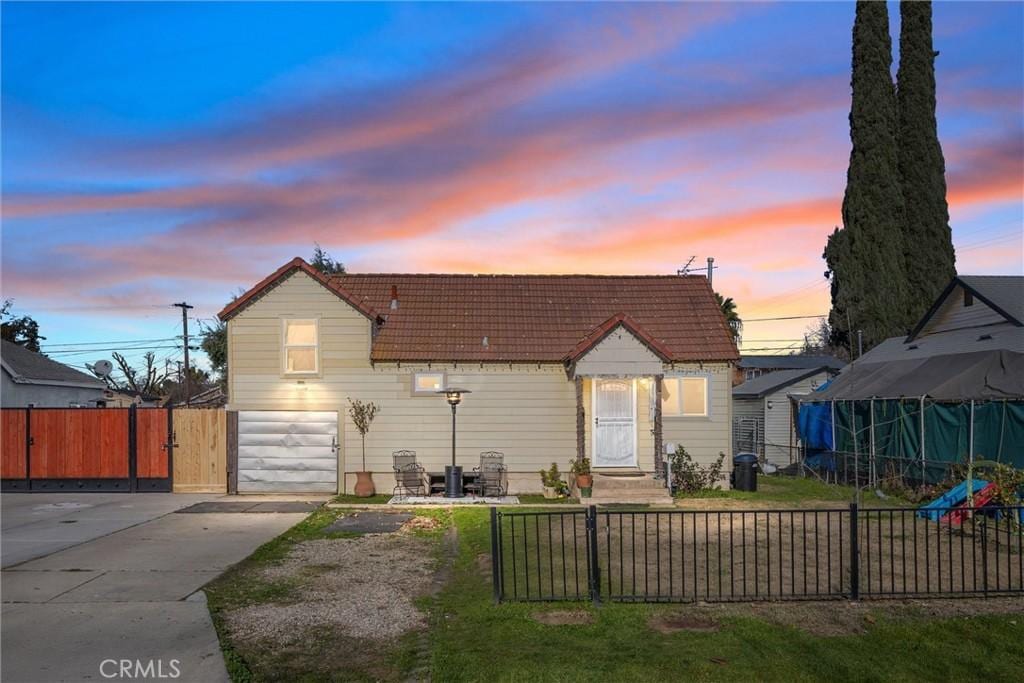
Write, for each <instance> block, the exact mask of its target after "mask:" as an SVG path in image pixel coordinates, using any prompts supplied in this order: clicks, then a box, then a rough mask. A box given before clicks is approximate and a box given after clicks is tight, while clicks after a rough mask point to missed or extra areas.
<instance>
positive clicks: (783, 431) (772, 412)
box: [732, 367, 835, 467]
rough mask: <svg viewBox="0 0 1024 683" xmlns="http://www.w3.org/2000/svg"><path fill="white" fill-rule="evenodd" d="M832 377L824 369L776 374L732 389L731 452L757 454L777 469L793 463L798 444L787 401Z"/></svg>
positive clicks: (778, 372) (763, 376) (804, 393)
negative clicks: (732, 449)
mask: <svg viewBox="0 0 1024 683" xmlns="http://www.w3.org/2000/svg"><path fill="white" fill-rule="evenodd" d="M834 374H835V372H833V371H832V370H831V369H829V368H827V367H820V368H810V369H799V370H778V371H776V372H771V373H768V374H767V375H761V376H760V377H757V378H755V379H752V380H750V381H749V382H744V383H743V384H741V385H739V386H738V387H734V388H733V390H732V400H733V403H732V412H733V448H734V449H735V450H737V451H747V452H752V453H757V454H758V456H760V457H761V458H762V459H763V460H764V461H766V462H770V463H771V464H773V465H777V466H779V467H786V466H787V465H789V464H791V463H793V462H796V461H797V460H798V459H799V457H798V454H799V450H798V449H799V445H800V440H799V436H798V434H797V431H796V426H795V424H794V416H795V415H796V409H795V408H794V406H793V400H792V399H791V397H792V398H793V399H799V398H800V397H802V396H804V395H806V394H809V393H811V392H812V391H815V390H816V389H818V387H820V386H822V385H823V384H825V383H826V382H828V380H829V379H830V378H831V377H832V376H833V375H834Z"/></svg>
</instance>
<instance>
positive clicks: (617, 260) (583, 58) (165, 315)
mask: <svg viewBox="0 0 1024 683" xmlns="http://www.w3.org/2000/svg"><path fill="white" fill-rule="evenodd" d="M1022 8H1024V5H1022V4H1019V3H1013V4H1011V3H992V4H987V3H936V5H935V9H934V12H935V35H934V39H935V47H936V49H937V50H939V51H940V52H941V55H940V56H939V57H938V59H937V77H938V97H939V111H938V116H939V134H940V138H941V140H942V143H943V147H944V150H945V155H946V164H947V181H948V183H949V203H950V213H951V222H952V225H953V236H954V242H955V244H956V248H957V267H958V270H959V271H960V272H961V273H1006V274H1021V273H1022V267H1024V266H1022V262H1024V242H1022V239H1024V238H1022V233H1024V228H1022V226H1024V196H1022V193H1024V190H1022V188H1024V37H1022V31H1024V29H1022V26H1024V9H1022ZM853 15H854V7H853V4H852V3H826V4H810V3H792V4H714V5H706V4H678V5H632V6H616V5H605V4H602V5H599V6H598V5H579V4H559V5H544V4H529V5H511V4H500V5H466V4H458V5H411V4H401V5H397V4H396V5H326V4H301V5H294V4H293V5H276V4H254V5H244V4H179V5H170V4H135V5H132V4H124V3H114V4H109V5H85V4H75V5H64V6H53V5H45V4H4V5H3V8H2V41H3V44H2V106H3V111H2V114H3V119H2V173H3V178H2V199H3V223H2V229H3V235H2V248H3V252H2V288H3V296H4V297H13V298H14V299H15V304H16V311H19V312H26V313H30V314H32V315H33V316H34V317H35V318H36V319H37V320H39V321H40V323H41V326H42V331H43V334H45V335H46V336H47V338H48V339H47V341H46V346H47V347H48V348H49V350H50V351H51V352H52V353H53V354H54V357H55V358H56V359H58V360H62V361H65V362H69V363H72V364H75V365H82V364H84V363H85V362H86V361H92V360H96V359H97V358H102V357H109V351H108V350H107V349H109V348H114V347H118V346H120V347H121V348H125V347H133V350H132V351H130V352H129V353H130V355H131V356H132V357H133V358H137V357H139V356H140V355H141V354H142V353H143V352H144V350H145V349H147V348H153V349H154V350H155V352H156V353H157V357H158V359H160V360H161V361H163V360H165V359H167V360H171V361H173V360H176V359H178V358H179V357H180V353H179V352H178V350H176V349H174V348H172V347H173V343H174V342H173V341H170V338H171V337H172V336H173V335H174V334H178V333H180V312H179V311H178V309H174V308H171V307H170V306H169V304H170V303H171V302H174V301H181V300H182V299H185V300H188V301H189V302H190V303H192V304H194V305H195V306H196V309H195V310H194V311H193V315H194V317H195V318H197V319H204V318H205V319H209V318H211V317H212V316H213V315H214V314H215V313H216V311H217V310H219V309H220V308H221V307H222V305H223V304H224V303H226V302H227V301H228V300H229V299H230V296H231V294H232V293H233V292H235V291H236V290H237V289H238V288H239V287H243V286H244V287H248V286H250V285H251V284H253V283H254V282H256V281H257V280H259V279H260V278H262V277H263V276H265V275H266V274H268V273H269V272H270V271H272V270H273V269H274V268H276V267H277V266H279V265H281V264H282V263H284V262H285V261H287V260H289V259H290V258H292V257H293V256H296V255H299V256H304V257H308V256H309V253H310V251H311V250H312V245H313V242H314V241H317V242H319V243H320V244H321V245H323V246H324V247H325V248H326V249H328V250H329V251H330V252H331V253H332V254H333V255H334V256H335V257H336V258H338V259H340V260H342V261H343V262H344V263H345V264H346V266H347V267H348V268H349V270H351V271H413V272H421V271H454V272H523V273H542V272H543V273H546V272H593V273H670V272H675V271H676V269H677V268H679V267H681V266H682V265H683V264H685V263H686V262H687V260H688V259H689V258H690V257H691V256H696V257H697V263H696V264H695V265H703V261H704V259H705V258H706V257H707V256H714V257H715V258H716V261H717V264H718V265H719V266H720V267H721V270H719V271H718V272H717V273H716V275H715V287H716V289H718V290H719V291H721V292H723V293H724V294H726V295H728V296H732V297H734V298H735V299H736V301H737V302H738V305H739V311H740V314H741V315H742V316H743V317H744V318H764V317H779V316H796V315H811V314H819V313H825V312H827V310H828V296H827V284H826V282H825V280H824V278H823V277H822V272H823V271H824V263H823V261H822V259H821V252H822V248H823V246H824V243H825V239H826V236H827V235H828V233H829V232H830V231H831V230H832V228H833V226H835V225H837V224H839V223H840V206H841V201H842V195H843V188H844V185H845V175H846V166H847V161H848V156H849V147H850V143H849V132H848V123H847V115H848V112H849V96H850V92H849V80H850V77H849V70H850V32H851V27H852V24H853ZM890 15H891V16H892V22H893V23H892V33H893V36H894V45H895V44H896V37H897V36H898V34H899V16H898V15H899V12H898V7H897V6H896V4H895V3H890ZM894 57H896V55H894ZM895 67H896V64H895V62H894V65H893V71H894V72H895ZM195 322H196V321H193V324H194V323H195ZM811 322H812V321H810V320H792V321H776V322H761V323H756V322H751V323H748V324H747V326H746V329H745V334H744V336H745V344H744V346H745V348H746V349H748V350H752V349H767V348H772V349H781V348H784V347H787V346H791V345H793V342H792V341H791V340H794V339H797V338H800V337H801V336H802V334H803V332H804V331H805V328H806V327H807V326H808V324H810V323H811ZM125 340H141V341H137V342H133V343H131V344H127V343H125ZM115 341H116V342H117V343H116V344H115V343H108V344H96V345H95V346H94V347H92V348H90V347H87V346H76V347H71V346H67V345H69V344H83V343H91V342H115ZM93 349H95V350H93Z"/></svg>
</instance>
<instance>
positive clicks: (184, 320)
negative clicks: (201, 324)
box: [174, 301, 195, 406]
mask: <svg viewBox="0 0 1024 683" xmlns="http://www.w3.org/2000/svg"><path fill="white" fill-rule="evenodd" d="M174 305H175V306H177V307H178V308H180V309H181V338H182V341H183V342H184V344H183V345H182V346H183V348H184V349H185V405H186V406H190V405H192V378H191V377H190V374H191V373H190V372H189V367H188V312H189V310H190V309H192V308H195V307H194V306H189V305H188V304H187V303H186V302H184V301H182V302H181V303H180V304H174Z"/></svg>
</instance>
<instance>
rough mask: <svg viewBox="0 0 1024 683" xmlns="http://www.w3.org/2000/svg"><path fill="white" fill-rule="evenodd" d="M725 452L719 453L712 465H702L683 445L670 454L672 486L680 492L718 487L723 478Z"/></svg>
mask: <svg viewBox="0 0 1024 683" xmlns="http://www.w3.org/2000/svg"><path fill="white" fill-rule="evenodd" d="M724 462H725V453H719V454H718V459H717V460H715V461H714V462H713V463H711V464H710V465H707V466H704V467H702V466H701V465H699V464H697V463H696V462H694V461H693V457H692V456H691V455H690V454H689V453H687V452H686V449H685V448H684V447H682V446H679V447H678V448H676V452H675V453H673V454H672V455H670V456H669V469H670V471H671V475H672V488H673V490H675V491H677V492H679V493H699V492H700V491H710V490H713V489H717V488H718V482H719V481H721V479H722V467H723V463H724Z"/></svg>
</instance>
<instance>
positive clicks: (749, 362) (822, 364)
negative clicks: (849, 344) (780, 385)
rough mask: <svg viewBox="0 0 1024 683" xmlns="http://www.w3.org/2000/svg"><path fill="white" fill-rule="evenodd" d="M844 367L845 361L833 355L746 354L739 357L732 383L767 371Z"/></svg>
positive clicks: (740, 382) (834, 370)
mask: <svg viewBox="0 0 1024 683" xmlns="http://www.w3.org/2000/svg"><path fill="white" fill-rule="evenodd" d="M844 367H846V361H842V360H839V359H838V358H836V357H835V356H820V355H819V356H804V355H790V356H781V355H777V356H747V355H744V356H742V357H741V358H740V362H739V363H738V364H737V365H736V369H735V371H734V372H733V378H732V384H733V386H739V385H740V384H743V383H744V382H749V381H750V380H752V379H755V378H757V377H760V376H761V375H767V374H768V373H769V372H778V371H779V370H814V369H815V368H828V369H829V370H831V371H833V372H838V371H839V370H842V369H843V368H844Z"/></svg>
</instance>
